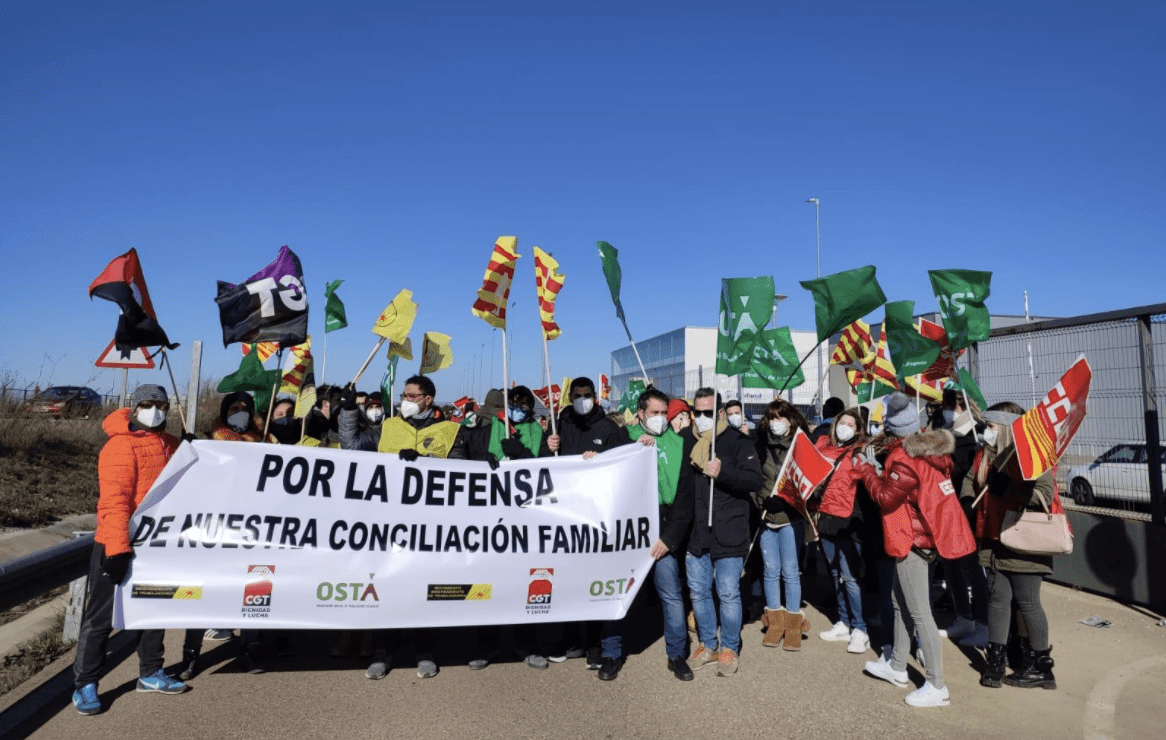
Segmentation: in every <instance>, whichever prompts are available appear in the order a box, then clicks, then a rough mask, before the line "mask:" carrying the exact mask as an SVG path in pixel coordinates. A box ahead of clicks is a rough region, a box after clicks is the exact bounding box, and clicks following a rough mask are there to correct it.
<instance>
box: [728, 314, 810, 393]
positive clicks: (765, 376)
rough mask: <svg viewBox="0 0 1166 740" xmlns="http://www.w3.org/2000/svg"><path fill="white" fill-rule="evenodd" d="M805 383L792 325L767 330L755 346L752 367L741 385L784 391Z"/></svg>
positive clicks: (764, 330) (759, 337)
mask: <svg viewBox="0 0 1166 740" xmlns="http://www.w3.org/2000/svg"><path fill="white" fill-rule="evenodd" d="M791 376H792V377H791ZM787 378H788V379H789V382H788V383H787V382H786V379H787ZM805 382H806V376H805V373H803V372H802V369H801V368H800V367H799V366H798V350H797V348H796V347H794V340H793V336H791V335H790V331H789V327H788V326H783V327H781V328H778V329H763V330H762V331H761V334H760V335H759V336H758V338H757V343H756V344H755V345H754V346H753V363H752V367H751V368H750V369H749V370H747V371H745V372H744V373H742V374H741V386H742V387H744V388H769V389H772V390H780V389H781V388H783V387H785V388H787V389H792V388H797V387H798V386H799V385H801V384H802V383H805Z"/></svg>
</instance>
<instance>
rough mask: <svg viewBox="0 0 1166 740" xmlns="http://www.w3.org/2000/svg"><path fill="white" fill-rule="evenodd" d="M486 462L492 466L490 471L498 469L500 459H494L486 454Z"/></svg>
mask: <svg viewBox="0 0 1166 740" xmlns="http://www.w3.org/2000/svg"><path fill="white" fill-rule="evenodd" d="M486 462H488V463H489V464H490V470H497V469H498V458H496V457H494V456H493V455H491V454H490V453H488V452H487V453H486Z"/></svg>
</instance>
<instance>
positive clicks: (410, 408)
mask: <svg viewBox="0 0 1166 740" xmlns="http://www.w3.org/2000/svg"><path fill="white" fill-rule="evenodd" d="M419 413H421V404H419V403H417V402H416V401H401V418H402V419H412V418H413V417H414V416H416V415H417V414H419Z"/></svg>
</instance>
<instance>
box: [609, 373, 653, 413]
mask: <svg viewBox="0 0 1166 740" xmlns="http://www.w3.org/2000/svg"><path fill="white" fill-rule="evenodd" d="M645 390H647V387H646V386H645V385H644V381H642V380H640V379H639V378H634V379H632V380H629V381H628V392H627V393H625V394H623V396H621V397H620V399H619V408H618V409H616V410H617V411H631V412H632V413H633V414H634V413H635V412H636V405H637V404H639V402H640V395H641V394H642V393H643V392H644V391H645Z"/></svg>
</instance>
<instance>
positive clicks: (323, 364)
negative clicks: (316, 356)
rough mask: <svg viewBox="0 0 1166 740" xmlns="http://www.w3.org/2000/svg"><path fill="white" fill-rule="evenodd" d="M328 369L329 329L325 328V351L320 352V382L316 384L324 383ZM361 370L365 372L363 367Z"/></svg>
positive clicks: (374, 351)
mask: <svg viewBox="0 0 1166 740" xmlns="http://www.w3.org/2000/svg"><path fill="white" fill-rule="evenodd" d="M377 346H378V347H379V346H380V345H379V344H378V345H377ZM373 354H374V355H375V354H376V350H375V349H374V350H373ZM365 364H366V365H367V364H368V363H365ZM327 369H328V330H327V329H325V330H324V351H323V352H321V353H320V382H319V383H317V384H316V385H318V386H319V385H324V371H325V370H327ZM361 372H364V369H363V368H362V369H361ZM359 375H360V373H357V376H358V377H359Z"/></svg>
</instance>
